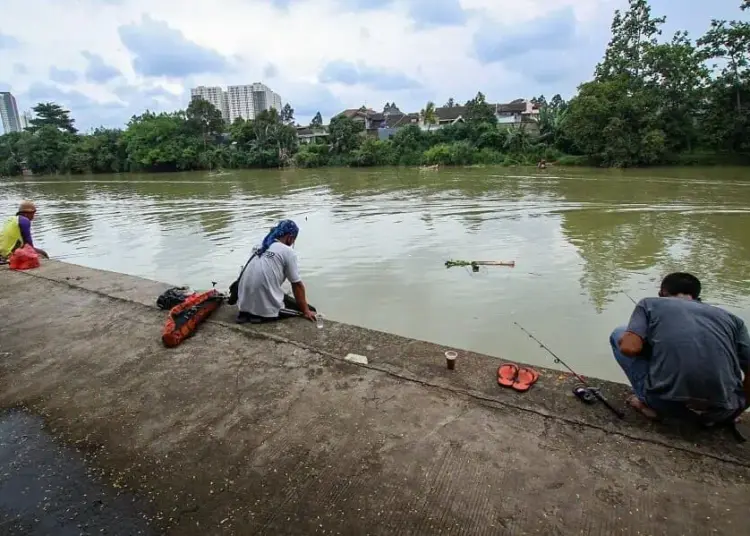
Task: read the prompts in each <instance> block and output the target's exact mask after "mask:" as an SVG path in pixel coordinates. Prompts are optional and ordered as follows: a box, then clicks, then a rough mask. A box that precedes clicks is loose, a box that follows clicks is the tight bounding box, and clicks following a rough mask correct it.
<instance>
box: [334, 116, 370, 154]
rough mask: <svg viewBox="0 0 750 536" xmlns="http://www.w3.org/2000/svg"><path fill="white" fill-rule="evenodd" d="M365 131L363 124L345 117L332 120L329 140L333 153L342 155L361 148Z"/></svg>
mask: <svg viewBox="0 0 750 536" xmlns="http://www.w3.org/2000/svg"><path fill="white" fill-rule="evenodd" d="M363 130H364V126H363V125H362V123H360V122H357V121H353V120H352V119H351V118H349V117H346V116H345V115H338V116H336V117H334V118H332V119H331V123H330V125H328V140H329V143H330V144H331V151H332V152H333V153H335V154H339V155H341V154H346V153H350V152H351V151H354V150H355V149H357V148H359V146H360V144H361V143H362V136H361V135H360V134H361V133H362V131H363Z"/></svg>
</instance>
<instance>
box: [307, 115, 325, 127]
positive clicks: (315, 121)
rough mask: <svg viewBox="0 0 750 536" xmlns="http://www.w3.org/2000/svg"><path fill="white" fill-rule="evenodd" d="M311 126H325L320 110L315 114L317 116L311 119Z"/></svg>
mask: <svg viewBox="0 0 750 536" xmlns="http://www.w3.org/2000/svg"><path fill="white" fill-rule="evenodd" d="M310 126H311V127H315V128H320V127H322V126H323V116H322V115H320V112H318V113H316V114H315V117H313V118H312V121H310Z"/></svg>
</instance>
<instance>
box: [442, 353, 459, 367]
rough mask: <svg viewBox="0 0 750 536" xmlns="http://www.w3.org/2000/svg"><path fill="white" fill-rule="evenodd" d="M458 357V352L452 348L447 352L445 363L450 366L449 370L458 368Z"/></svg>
mask: <svg viewBox="0 0 750 536" xmlns="http://www.w3.org/2000/svg"><path fill="white" fill-rule="evenodd" d="M457 357H458V354H457V353H456V352H453V351H451V350H448V351H447V352H445V365H446V366H447V367H448V370H453V369H455V368H456V358H457Z"/></svg>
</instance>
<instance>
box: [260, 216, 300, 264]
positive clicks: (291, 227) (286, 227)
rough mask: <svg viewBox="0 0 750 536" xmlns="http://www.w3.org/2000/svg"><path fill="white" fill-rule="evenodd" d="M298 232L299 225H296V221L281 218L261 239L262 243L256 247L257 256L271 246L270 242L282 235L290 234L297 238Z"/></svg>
mask: <svg viewBox="0 0 750 536" xmlns="http://www.w3.org/2000/svg"><path fill="white" fill-rule="evenodd" d="M298 234H299V227H297V224H296V223H294V222H293V221H292V220H281V221H280V222H279V223H278V224H277V225H276V227H274V228H273V229H271V232H270V233H268V234H267V235H266V237H265V238H264V239H263V243H262V244H261V246H260V248H259V249H258V256H260V255H263V254H264V253H265V252H266V250H267V249H268V248H269V247H271V244H273V243H274V242H276V241H277V240H278V239H279V238H281V237H282V236H286V235H291V236H293V237H294V238H297V235H298Z"/></svg>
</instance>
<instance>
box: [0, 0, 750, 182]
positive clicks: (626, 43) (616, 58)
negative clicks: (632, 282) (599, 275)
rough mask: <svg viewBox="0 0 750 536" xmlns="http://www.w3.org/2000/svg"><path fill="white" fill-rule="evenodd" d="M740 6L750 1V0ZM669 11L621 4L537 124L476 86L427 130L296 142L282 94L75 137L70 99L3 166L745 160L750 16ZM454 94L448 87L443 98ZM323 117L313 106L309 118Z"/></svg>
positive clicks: (13, 147) (46, 106) (345, 127)
mask: <svg viewBox="0 0 750 536" xmlns="http://www.w3.org/2000/svg"><path fill="white" fill-rule="evenodd" d="M739 7H740V8H741V9H742V10H745V9H748V7H750V0H742V5H741V6H739ZM738 13H740V11H739V10H738ZM664 22H665V19H664V18H663V17H653V16H652V14H651V8H650V6H649V3H648V1H647V0H629V9H628V10H627V11H625V12H621V11H617V12H615V16H614V19H613V21H612V39H611V41H610V43H609V45H608V46H607V49H606V51H605V54H604V58H603V59H602V61H601V63H599V65H597V67H596V71H595V73H594V78H593V80H591V81H589V82H586V83H584V84H582V85H581V86H580V87H579V88H578V93H577V95H575V96H574V97H573V98H572V99H571V100H570V101H569V102H566V101H565V100H563V99H562V98H561V97H560V96H559V95H556V96H555V97H554V98H553V99H551V100H550V101H547V99H545V98H544V97H543V96H541V97H538V98H536V99H534V102H536V103H537V104H538V105H539V114H538V117H537V118H536V125H534V126H535V128H533V129H529V128H525V127H524V126H523V125H522V126H521V127H515V128H508V127H507V126H505V125H499V124H498V123H497V118H496V116H495V114H494V110H493V107H492V106H490V105H488V104H487V102H486V101H485V97H484V95H483V94H482V93H481V92H480V93H478V94H477V95H476V97H475V98H473V99H471V100H470V101H468V102H466V103H465V105H464V106H465V107H466V110H465V113H464V114H463V119H464V120H465V122H463V123H458V124H454V125H449V126H442V127H440V128H437V123H438V117H437V115H436V108H435V104H434V103H432V102H428V103H427V104H426V106H425V107H424V108H423V109H422V110H421V112H420V115H421V118H422V122H423V123H424V124H425V126H426V127H425V129H424V130H423V129H421V128H420V127H419V126H417V125H409V126H405V127H403V128H400V129H398V130H397V131H396V133H395V134H394V135H393V136H392V137H390V138H389V139H385V140H381V139H377V138H376V137H372V136H367V135H364V132H363V125H362V123H361V122H357V121H354V120H352V119H350V118H348V117H346V116H344V115H341V116H338V117H334V118H333V119H332V120H331V122H330V125H329V126H328V127H327V134H328V136H327V138H324V140H325V141H319V142H318V143H314V144H311V145H299V142H298V137H297V131H296V128H295V127H294V110H293V109H292V108H291V107H290V106H289V105H288V104H287V105H286V106H284V108H283V109H282V110H280V111H279V112H277V111H276V110H273V109H272V110H270V111H267V112H263V113H261V114H260V115H259V116H258V117H257V118H256V119H255V120H252V121H245V120H242V119H238V120H237V121H235V122H234V123H233V124H231V125H225V124H224V122H223V121H222V118H221V114H220V113H219V111H218V110H216V109H215V108H214V107H213V106H212V105H211V104H209V103H208V102H206V101H202V100H196V101H193V102H191V103H190V105H189V106H188V108H187V109H186V110H184V111H178V112H174V113H161V114H154V113H151V112H148V111H147V112H145V113H144V114H143V115H140V116H135V117H133V118H132V119H131V120H130V122H129V123H128V125H127V127H126V129H124V130H117V129H104V128H101V129H97V130H94V131H93V132H91V133H88V134H79V133H78V132H77V130H76V128H75V127H74V121H73V119H71V117H70V113H69V112H68V111H67V110H64V109H63V108H62V107H60V106H59V105H57V104H54V103H40V104H38V105H37V106H36V107H35V108H34V112H35V114H36V118H35V119H34V120H32V122H31V125H30V126H29V128H28V129H27V130H26V131H25V132H23V133H12V134H6V135H4V136H0V175H15V174H19V173H21V171H22V168H23V166H24V165H25V166H26V167H27V168H28V169H30V170H31V171H32V172H34V173H87V172H93V173H110V172H121V171H176V170H194V169H215V168H252V167H283V166H295V165H296V166H299V167H319V166H325V165H351V166H375V165H409V166H414V165H434V164H443V165H472V164H480V165H481V164H505V165H513V164H533V163H536V162H537V161H538V160H539V159H540V158H546V159H548V160H557V161H558V162H559V163H561V164H566V163H567V164H573V163H581V164H593V165H603V166H622V167H625V166H644V165H657V164H692V163H696V164H700V163H707V164H708V163H745V162H748V161H750V106H749V103H750V23H749V22H746V21H741V20H734V21H723V20H713V21H711V22H710V25H709V27H708V29H707V31H706V32H705V34H704V35H703V36H701V37H700V38H698V39H697V40H693V39H691V38H690V36H688V34H687V33H686V32H677V33H676V34H675V35H674V36H672V37H671V38H668V39H667V38H663V37H662V32H661V27H662V26H663V24H664ZM707 25H708V22H707ZM455 105H456V103H455V101H454V99H453V98H451V99H449V100H448V102H447V104H446V106H448V107H452V106H455ZM387 107H388V108H389V109H397V108H396V106H395V104H393V105H392V108H391V105H390V104H388V105H387ZM322 125H323V118H322V116H321V115H320V113H318V114H316V115H315V117H314V118H313V120H312V122H311V123H310V127H311V128H312V129H314V130H316V131H320V130H321V129H322V128H323V127H322Z"/></svg>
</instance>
